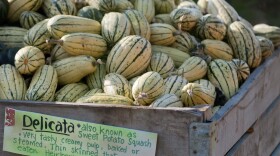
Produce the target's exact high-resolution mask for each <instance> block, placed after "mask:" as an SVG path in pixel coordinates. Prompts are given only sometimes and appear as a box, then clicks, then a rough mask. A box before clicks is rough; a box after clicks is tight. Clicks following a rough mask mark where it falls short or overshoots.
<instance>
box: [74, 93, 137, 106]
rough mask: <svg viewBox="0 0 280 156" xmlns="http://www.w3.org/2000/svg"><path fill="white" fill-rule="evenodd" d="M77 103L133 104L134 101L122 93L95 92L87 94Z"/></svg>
mask: <svg viewBox="0 0 280 156" xmlns="http://www.w3.org/2000/svg"><path fill="white" fill-rule="evenodd" d="M76 102H77V103H93V104H113V105H126V106H131V105H133V101H132V100H131V99H130V98H128V97H125V96H122V95H111V94H106V93H95V94H94V95H92V96H86V97H84V98H80V99H78V100H77V101H76Z"/></svg>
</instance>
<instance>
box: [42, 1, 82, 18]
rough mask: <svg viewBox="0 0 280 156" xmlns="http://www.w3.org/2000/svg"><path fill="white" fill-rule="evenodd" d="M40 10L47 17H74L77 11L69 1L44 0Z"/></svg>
mask: <svg viewBox="0 0 280 156" xmlns="http://www.w3.org/2000/svg"><path fill="white" fill-rule="evenodd" d="M42 9H43V11H44V13H45V14H46V15H47V17H49V18H51V17H53V16H55V15H76V13H77V9H76V6H75V4H74V3H73V2H72V1H71V0H44V2H43V5H42Z"/></svg>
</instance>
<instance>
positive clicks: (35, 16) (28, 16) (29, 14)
mask: <svg viewBox="0 0 280 156" xmlns="http://www.w3.org/2000/svg"><path fill="white" fill-rule="evenodd" d="M44 19H46V17H45V16H44V15H42V14H40V13H38V12H35V11H24V12H22V13H21V14H20V17H19V23H20V25H21V27H23V28H25V29H30V28H32V27H33V26H34V25H35V24H37V23H39V22H41V21H43V20H44Z"/></svg>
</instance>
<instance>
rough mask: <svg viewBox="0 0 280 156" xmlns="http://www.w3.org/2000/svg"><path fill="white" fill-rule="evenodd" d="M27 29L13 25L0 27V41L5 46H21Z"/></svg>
mask: <svg viewBox="0 0 280 156" xmlns="http://www.w3.org/2000/svg"><path fill="white" fill-rule="evenodd" d="M26 33H27V29H24V28H20V27H15V26H3V27H0V43H2V44H4V45H5V46H6V47H7V48H14V47H19V48H22V47H23V46H24V44H23V38H24V35H25V34H26Z"/></svg>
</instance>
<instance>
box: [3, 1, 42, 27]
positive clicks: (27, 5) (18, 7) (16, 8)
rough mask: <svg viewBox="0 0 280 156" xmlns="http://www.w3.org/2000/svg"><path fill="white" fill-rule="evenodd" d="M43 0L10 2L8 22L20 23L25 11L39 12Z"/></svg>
mask: <svg viewBox="0 0 280 156" xmlns="http://www.w3.org/2000/svg"><path fill="white" fill-rule="evenodd" d="M42 3H43V0H12V1H10V2H9V12H8V20H9V22H11V23H14V22H17V21H19V17H20V14H21V13H22V12H24V11H37V10H38V9H39V8H40V7H41V5H42Z"/></svg>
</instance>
